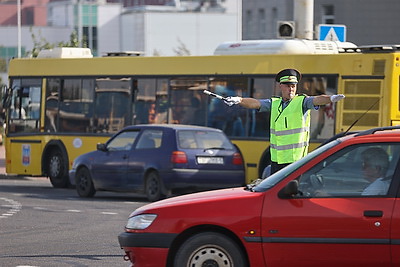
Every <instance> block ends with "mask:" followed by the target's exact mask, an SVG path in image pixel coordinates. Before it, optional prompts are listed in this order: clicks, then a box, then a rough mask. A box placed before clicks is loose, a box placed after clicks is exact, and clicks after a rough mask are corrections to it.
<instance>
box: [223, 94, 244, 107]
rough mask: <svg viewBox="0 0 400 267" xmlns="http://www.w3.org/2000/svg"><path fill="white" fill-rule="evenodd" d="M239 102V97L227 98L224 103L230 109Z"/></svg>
mask: <svg viewBox="0 0 400 267" xmlns="http://www.w3.org/2000/svg"><path fill="white" fill-rule="evenodd" d="M240 102H242V98H241V97H240V96H228V97H227V98H225V100H224V103H225V104H227V105H228V106H230V107H231V106H233V105H237V104H239V103H240Z"/></svg>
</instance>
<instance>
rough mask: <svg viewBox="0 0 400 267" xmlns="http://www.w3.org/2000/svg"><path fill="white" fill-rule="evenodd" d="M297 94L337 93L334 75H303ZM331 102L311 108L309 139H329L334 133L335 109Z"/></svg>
mask: <svg viewBox="0 0 400 267" xmlns="http://www.w3.org/2000/svg"><path fill="white" fill-rule="evenodd" d="M297 93H298V94H306V95H310V96H316V95H325V94H326V95H334V94H337V77H336V76H311V75H304V76H303V78H302V79H301V81H300V83H299V85H298V90H297ZM334 107H335V106H334V105H333V104H332V103H330V104H327V105H325V106H321V107H319V109H318V110H311V129H310V139H311V140H316V139H329V138H330V137H331V136H332V135H334V129H335V128H334V126H335V110H334Z"/></svg>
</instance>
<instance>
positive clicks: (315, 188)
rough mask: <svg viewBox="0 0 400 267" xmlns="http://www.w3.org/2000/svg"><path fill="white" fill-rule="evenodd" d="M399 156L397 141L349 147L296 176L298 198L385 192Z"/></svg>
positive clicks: (399, 150) (399, 148)
mask: <svg viewBox="0 0 400 267" xmlns="http://www.w3.org/2000/svg"><path fill="white" fill-rule="evenodd" d="M399 155H400V144H394V143H390V144H389V143H382V144H376V143H374V144H367V145H365V144H363V145H353V146H349V147H347V148H345V149H343V150H341V151H339V152H336V153H335V154H333V155H331V156H329V157H328V158H326V159H324V160H322V161H321V162H319V163H318V164H316V165H315V166H313V167H312V168H311V169H310V170H308V171H307V172H305V173H304V174H302V175H301V176H300V177H298V181H299V190H300V196H299V197H314V198H315V197H364V196H384V195H387V194H388V190H389V187H390V184H391V181H392V178H393V173H394V170H395V168H396V166H397V162H398V159H399Z"/></svg>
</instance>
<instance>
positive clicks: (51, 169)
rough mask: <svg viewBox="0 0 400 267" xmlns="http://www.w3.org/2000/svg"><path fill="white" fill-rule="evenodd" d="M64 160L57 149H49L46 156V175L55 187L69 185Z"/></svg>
mask: <svg viewBox="0 0 400 267" xmlns="http://www.w3.org/2000/svg"><path fill="white" fill-rule="evenodd" d="M65 161H66V160H65V159H64V157H63V155H62V153H61V151H60V150H59V149H54V150H53V151H51V152H50V154H49V157H48V158H47V161H46V162H47V176H48V177H49V179H50V182H51V184H52V185H53V187H55V188H65V187H68V185H69V180H68V175H67V174H66V168H67V167H66V163H65Z"/></svg>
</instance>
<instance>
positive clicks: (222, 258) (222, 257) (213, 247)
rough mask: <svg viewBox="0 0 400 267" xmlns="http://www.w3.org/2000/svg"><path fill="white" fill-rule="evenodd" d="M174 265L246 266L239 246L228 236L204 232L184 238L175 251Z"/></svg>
mask: <svg viewBox="0 0 400 267" xmlns="http://www.w3.org/2000/svg"><path fill="white" fill-rule="evenodd" d="M174 263H175V264H174V266H193V267H200V266H225V267H236V266H241V267H245V266H248V264H247V260H246V257H245V256H244V254H243V251H242V250H241V249H240V247H239V246H238V245H237V244H236V243H235V242H234V241H233V240H232V239H230V238H229V237H227V236H225V235H222V234H219V233H214V232H204V233H199V234H196V235H194V236H192V237H190V238H189V239H188V240H186V241H185V242H184V243H183V244H182V245H181V246H180V248H179V249H178V252H177V253H176V256H175V260H174Z"/></svg>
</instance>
